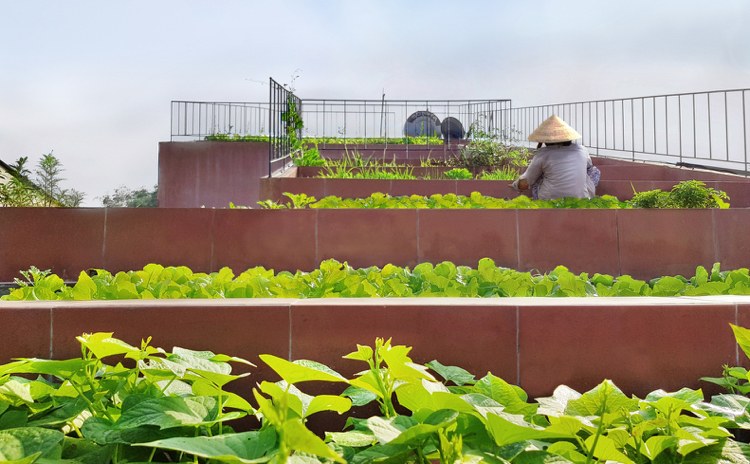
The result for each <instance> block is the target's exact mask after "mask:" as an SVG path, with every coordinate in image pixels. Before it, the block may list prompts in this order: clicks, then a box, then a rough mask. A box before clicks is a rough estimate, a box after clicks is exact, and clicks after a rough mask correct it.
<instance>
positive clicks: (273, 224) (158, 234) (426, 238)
mask: <svg viewBox="0 0 750 464" xmlns="http://www.w3.org/2000/svg"><path fill="white" fill-rule="evenodd" d="M749 229H750V209H727V210H562V209H560V210H414V209H408V210H406V209H405V210H357V209H352V210H347V209H338V210H336V209H333V210H229V209H182V208H175V209H170V208H153V209H141V208H134V209H126V208H114V209H104V208H80V209H61V208H49V209H45V208H0V281H5V282H8V281H12V280H13V278H14V277H18V276H19V274H18V271H19V270H21V269H28V268H29V267H30V266H32V265H34V266H37V267H39V268H41V269H52V270H53V271H54V272H56V273H58V274H59V275H61V276H62V277H63V278H64V279H75V278H77V276H78V273H79V272H80V271H81V270H85V269H88V268H104V269H107V270H110V271H113V272H114V271H120V270H132V269H140V268H142V267H143V266H144V265H145V264H148V263H151V262H155V263H160V264H163V265H186V266H189V267H190V268H192V269H193V270H195V271H203V272H207V271H213V270H218V269H219V268H221V267H223V266H229V267H231V268H232V269H234V270H235V271H236V272H241V271H243V270H245V269H247V268H249V267H252V266H258V265H262V266H265V267H267V268H274V269H276V270H291V271H294V270H297V269H301V270H311V269H313V268H316V267H317V266H318V265H319V263H320V261H321V260H324V259H327V258H336V259H338V260H340V261H348V262H349V263H350V264H351V265H352V266H354V267H366V266H372V265H378V266H382V265H385V264H387V263H392V264H396V265H402V266H414V265H415V264H417V263H420V262H425V261H431V262H439V261H444V260H450V261H453V262H454V263H456V264H463V265H471V266H476V263H477V261H478V260H479V259H480V258H483V257H490V258H492V259H494V260H495V262H496V263H497V264H498V265H501V266H506V267H511V268H515V269H520V270H536V271H541V272H546V271H549V270H551V269H553V268H554V267H555V266H557V265H559V264H563V265H565V266H567V267H568V268H570V269H571V270H573V271H575V272H602V273H608V274H613V275H619V274H631V275H633V276H635V277H639V278H652V277H655V276H659V275H672V274H683V275H692V274H693V272H694V271H695V267H696V266H697V265H704V266H710V265H711V264H712V263H714V262H721V263H722V265H723V267H724V268H725V269H729V268H738V267H748V266H749V265H750V242H748V240H747V231H748V230H749Z"/></svg>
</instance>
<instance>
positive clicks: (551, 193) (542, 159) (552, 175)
mask: <svg viewBox="0 0 750 464" xmlns="http://www.w3.org/2000/svg"><path fill="white" fill-rule="evenodd" d="M580 138H581V134H579V133H578V132H577V131H576V130H575V129H573V128H572V127H570V126H569V125H568V124H567V123H566V122H565V121H563V120H562V119H560V118H559V117H557V116H555V115H552V116H550V117H549V118H547V119H546V120H544V122H542V123H541V124H540V125H539V127H537V128H536V129H535V130H534V132H532V133H531V135H529V141H530V142H537V143H538V144H539V145H538V146H537V150H536V153H535V154H534V157H533V158H532V159H531V163H529V165H528V167H527V168H526V171H525V172H524V173H523V174H521V176H520V177H519V178H518V179H516V180H515V181H514V182H513V183H512V184H511V187H513V188H514V189H516V190H519V191H521V192H522V193H524V192H527V191H529V190H530V191H531V195H532V198H534V199H540V200H553V199H557V198H565V197H574V198H592V197H593V196H594V195H595V193H596V185H597V184H598V183H599V176H600V173H599V170H598V169H597V168H596V167H595V166H594V165H593V163H592V162H591V157H590V156H589V152H588V150H586V147H584V146H583V145H579V144H577V143H575V142H574V141H575V140H577V139H580ZM542 144H544V145H545V146H544V147H542Z"/></svg>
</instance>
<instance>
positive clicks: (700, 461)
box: [681, 440, 750, 464]
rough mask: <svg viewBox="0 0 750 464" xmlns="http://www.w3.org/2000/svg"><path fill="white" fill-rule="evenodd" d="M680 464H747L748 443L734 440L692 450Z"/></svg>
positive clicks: (749, 455) (749, 454) (748, 458)
mask: <svg viewBox="0 0 750 464" xmlns="http://www.w3.org/2000/svg"><path fill="white" fill-rule="evenodd" d="M681 462H682V464H708V463H716V464H747V463H748V462H750V445H748V444H746V443H739V442H736V441H734V440H722V441H721V442H719V443H717V444H715V445H711V446H707V447H705V448H702V449H699V450H697V451H694V452H692V453H690V454H688V455H687V456H685V457H684V459H683V460H682V461H681Z"/></svg>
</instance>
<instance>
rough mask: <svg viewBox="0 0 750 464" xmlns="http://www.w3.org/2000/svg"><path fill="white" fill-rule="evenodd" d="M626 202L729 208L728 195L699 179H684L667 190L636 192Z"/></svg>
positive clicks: (647, 206)
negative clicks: (707, 185)
mask: <svg viewBox="0 0 750 464" xmlns="http://www.w3.org/2000/svg"><path fill="white" fill-rule="evenodd" d="M634 191H635V189H634ZM628 203H629V204H630V205H631V206H632V207H633V208H729V196H728V195H727V193H726V192H724V191H721V190H716V189H714V188H711V187H706V184H705V183H703V182H701V181H699V180H684V181H682V182H680V183H678V184H677V185H675V186H674V187H672V190H671V191H669V192H665V191H663V190H648V191H645V192H636V193H635V194H634V195H633V198H632V199H631V200H629V201H628Z"/></svg>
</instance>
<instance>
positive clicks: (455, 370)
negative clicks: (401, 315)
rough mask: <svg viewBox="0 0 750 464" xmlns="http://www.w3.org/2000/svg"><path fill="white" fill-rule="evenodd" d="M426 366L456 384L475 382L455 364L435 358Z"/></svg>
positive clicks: (472, 376)
mask: <svg viewBox="0 0 750 464" xmlns="http://www.w3.org/2000/svg"><path fill="white" fill-rule="evenodd" d="M480 265H481V261H480ZM427 367H429V368H430V369H432V370H433V371H435V372H437V373H438V374H439V375H440V377H442V378H444V379H445V380H446V381H447V382H453V383H454V384H456V385H458V386H462V385H473V384H474V383H476V379H475V378H474V375H473V374H471V373H470V372H469V371H467V370H465V369H462V368H460V367H457V366H444V365H443V364H441V363H440V362H438V361H437V360H433V361H430V362H428V363H427Z"/></svg>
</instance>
